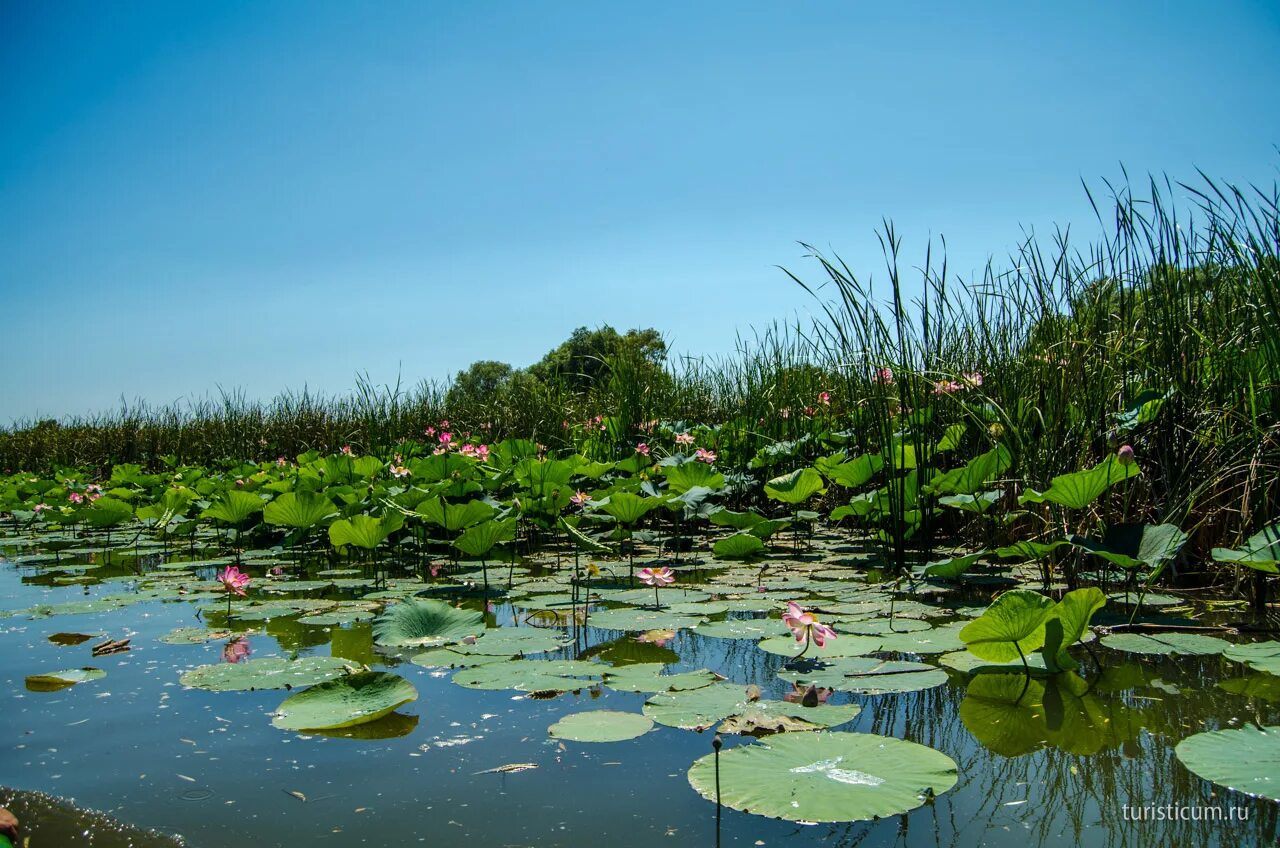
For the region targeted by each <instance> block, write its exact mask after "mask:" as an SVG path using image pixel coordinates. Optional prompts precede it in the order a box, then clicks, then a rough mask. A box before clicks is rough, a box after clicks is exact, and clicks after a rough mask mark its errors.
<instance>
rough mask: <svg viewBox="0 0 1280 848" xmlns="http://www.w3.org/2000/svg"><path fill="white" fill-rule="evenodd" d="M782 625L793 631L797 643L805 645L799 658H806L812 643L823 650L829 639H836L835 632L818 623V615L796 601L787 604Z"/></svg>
mask: <svg viewBox="0 0 1280 848" xmlns="http://www.w3.org/2000/svg"><path fill="white" fill-rule="evenodd" d="M782 623H783V624H785V625H786V626H787V629H789V630H790V631H791V635H793V636H795V637H796V642H797V643H801V642H803V643H804V650H803V651H801V652H800V653H799V654H798V655H797V656H804V652H805V651H807V650H809V644H810V643H811V642H812V643H813V644H815V645H817V646H818V647H819V648H821V647H822V646H823V645H825V644H827V640H828V639H835V638H836V632H835V631H834V630H832V629H831V628H830V627H828V626H827V625H825V624H823V623H821V622H820V621H818V617H817V616H816V615H814V614H813V613H811V612H809V611H808V610H806V609H805V608H804V607H802V606H800V605H799V604H797V603H796V602H795V601H791V602H789V603H788V604H787V611H786V612H785V613H783V615H782Z"/></svg>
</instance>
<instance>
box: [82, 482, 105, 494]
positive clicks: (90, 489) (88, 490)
mask: <svg viewBox="0 0 1280 848" xmlns="http://www.w3.org/2000/svg"><path fill="white" fill-rule="evenodd" d="M84 493H85V494H86V495H88V496H89V497H93V496H95V495H101V494H102V487H101V486H99V485H98V484H97V483H90V484H89V485H87V486H85V487H84Z"/></svg>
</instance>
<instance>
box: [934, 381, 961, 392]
mask: <svg viewBox="0 0 1280 848" xmlns="http://www.w3.org/2000/svg"><path fill="white" fill-rule="evenodd" d="M960 391H964V386H963V385H961V384H960V383H957V382H956V381H955V380H942V381H939V382H937V383H934V384H933V393H934V394H935V395H949V394H953V393H955V392H960Z"/></svg>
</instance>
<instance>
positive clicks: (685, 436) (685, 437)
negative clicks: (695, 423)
mask: <svg viewBox="0 0 1280 848" xmlns="http://www.w3.org/2000/svg"><path fill="white" fill-rule="evenodd" d="M676 444H677V445H691V444H693V434H692V433H676Z"/></svg>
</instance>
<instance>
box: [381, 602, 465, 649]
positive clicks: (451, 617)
mask: <svg viewBox="0 0 1280 848" xmlns="http://www.w3.org/2000/svg"><path fill="white" fill-rule="evenodd" d="M483 631H484V615H483V614H482V613H479V612H475V611H473V610H465V609H458V608H457V607H453V606H450V605H449V604H447V603H445V602H444V601H437V600H431V599H428V600H420V601H405V602H404V603H399V604H396V605H395V606H393V607H390V608H389V609H388V610H387V611H386V612H384V613H383V614H382V615H381V616H379V617H378V619H377V620H376V621H374V622H373V637H374V641H376V642H377V643H378V644H379V645H386V646H389V647H396V648H402V647H411V646H412V647H430V646H433V645H447V644H449V643H450V642H457V641H459V640H460V639H462V638H464V637H466V636H474V635H476V634H478V633H481V632H483Z"/></svg>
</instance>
